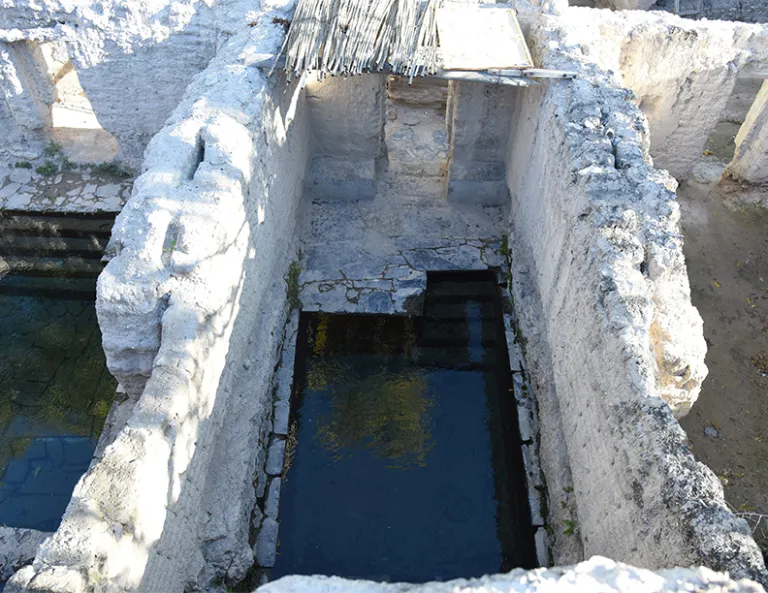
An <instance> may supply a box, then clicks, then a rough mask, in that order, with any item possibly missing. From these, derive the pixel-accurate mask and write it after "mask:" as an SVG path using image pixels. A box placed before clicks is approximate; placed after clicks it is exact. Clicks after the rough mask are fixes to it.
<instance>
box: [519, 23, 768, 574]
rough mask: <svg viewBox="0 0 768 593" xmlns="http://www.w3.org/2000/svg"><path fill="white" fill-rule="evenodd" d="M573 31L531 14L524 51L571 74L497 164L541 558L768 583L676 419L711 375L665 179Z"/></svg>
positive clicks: (522, 119)
mask: <svg viewBox="0 0 768 593" xmlns="http://www.w3.org/2000/svg"><path fill="white" fill-rule="evenodd" d="M570 25H571V21H570V20H567V19H566V20H563V21H559V22H558V21H557V20H556V19H553V18H551V17H549V18H546V17H545V18H543V19H542V22H541V23H540V24H539V25H538V26H537V27H536V28H535V29H534V30H533V31H532V35H531V38H532V40H533V41H532V45H533V50H534V52H535V57H536V58H537V60H538V63H540V64H542V65H543V66H545V67H550V68H560V69H579V70H581V71H582V72H583V77H582V78H581V79H577V80H575V81H573V82H568V83H562V82H558V83H555V82H552V83H549V84H545V85H543V86H542V87H539V88H538V89H537V90H536V91H534V92H533V93H528V94H526V95H524V99H523V100H522V101H520V102H519V104H518V109H519V114H518V115H517V116H516V118H515V121H516V122H517V126H516V127H515V128H514V129H513V130H512V131H511V134H512V135H511V138H510V152H509V157H508V161H507V176H508V177H507V178H508V184H509V190H510V194H511V196H512V205H511V214H510V222H511V234H510V251H511V253H512V254H513V257H512V275H513V283H512V291H513V295H514V300H515V307H516V310H517V311H518V315H519V317H520V322H521V326H522V327H521V329H522V332H523V335H524V336H525V338H526V339H527V342H526V348H525V351H526V357H527V360H528V363H529V365H530V367H531V372H532V382H533V384H534V386H535V389H536V393H537V397H538V405H539V418H540V424H541V438H540V444H541V449H540V450H541V456H542V460H541V461H542V468H543V470H544V473H545V476H546V479H547V487H548V492H549V497H550V500H549V509H550V513H551V516H550V521H551V524H553V525H554V536H555V538H554V539H555V541H554V549H553V552H554V561H555V563H557V564H559V563H562V562H566V561H573V560H578V559H579V554H582V553H583V555H584V556H586V557H588V556H590V555H592V554H609V555H610V556H611V557H612V558H614V559H617V560H620V561H625V562H632V563H634V564H637V565H640V566H647V567H669V566H674V565H683V566H684V565H691V564H704V565H705V566H709V567H712V568H716V569H721V570H729V571H730V573H731V574H732V575H735V576H747V577H751V578H755V579H758V580H761V581H762V582H768V579H767V578H766V573H765V567H764V564H763V559H762V555H761V554H760V551H759V550H758V548H757V546H756V545H755V543H754V541H752V539H751V536H750V531H749V529H748V527H747V525H746V524H745V523H744V522H743V521H742V520H738V519H736V518H735V517H734V516H733V515H732V514H731V513H730V512H729V510H728V509H727V507H726V505H725V501H724V499H723V493H722V487H721V485H720V482H719V480H718V479H717V478H716V477H715V476H714V474H713V473H712V472H711V471H710V470H709V469H708V468H706V467H705V466H703V465H702V464H699V463H697V462H696V461H695V460H694V458H693V456H692V455H691V453H690V450H689V449H688V446H687V442H686V437H685V434H684V433H683V431H682V429H681V428H680V426H679V425H678V423H677V422H676V421H675V419H674V414H678V415H681V414H685V413H686V412H687V410H688V409H690V406H691V405H692V403H693V402H694V401H695V399H696V397H697V395H698V391H699V387H700V384H701V381H702V380H703V379H704V377H705V375H706V368H705V367H704V364H703V360H704V353H705V344H704V340H703V336H702V322H701V318H700V317H699V315H698V313H697V312H696V310H695V309H694V308H693V307H692V306H691V305H690V289H689V285H688V279H687V274H686V270H685V264H684V260H683V255H682V251H681V235H680V229H679V210H678V206H677V203H676V201H675V198H674V194H673V191H672V189H674V187H675V182H674V180H672V179H671V178H669V177H668V176H667V175H666V174H664V173H663V172H661V171H657V170H654V169H652V168H651V167H649V165H648V160H649V159H648V155H647V152H646V150H645V146H646V144H645V140H644V137H645V136H646V135H647V129H646V123H645V119H644V118H643V116H642V114H641V112H640V111H639V110H638V109H637V108H636V106H635V105H634V104H633V96H632V93H631V92H629V91H626V90H624V89H621V88H618V87H617V86H616V85H615V84H614V83H613V82H612V80H611V77H610V75H609V74H608V73H605V72H602V71H601V70H600V69H599V68H597V67H596V65H595V64H594V63H593V62H592V60H591V59H590V58H589V57H587V56H585V55H584V52H583V51H582V47H581V46H580V45H579V44H571V43H569V40H570V37H569V31H570ZM565 27H568V30H566V29H565ZM560 44H562V45H560ZM558 45H559V47H558ZM575 345H578V346H577V347H575ZM569 480H570V482H569ZM571 491H572V496H569V497H568V500H567V504H565V505H561V499H562V498H563V492H571ZM558 507H559V508H558ZM566 520H568V521H572V522H573V523H572V525H576V526H578V528H577V530H578V533H577V534H575V535H576V537H573V536H569V535H567V534H564V533H563V532H564V531H565V527H566V526H567V525H568V524H567V523H565V521H566ZM558 522H561V523H560V525H558ZM574 540H577V542H574ZM580 547H581V550H580V549H579V548H580ZM582 550H583V552H582Z"/></svg>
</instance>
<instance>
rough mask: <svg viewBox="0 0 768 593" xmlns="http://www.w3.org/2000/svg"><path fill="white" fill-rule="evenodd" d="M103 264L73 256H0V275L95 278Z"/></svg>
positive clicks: (98, 261)
mask: <svg viewBox="0 0 768 593" xmlns="http://www.w3.org/2000/svg"><path fill="white" fill-rule="evenodd" d="M103 268H104V264H103V263H102V262H101V261H100V260H94V259H85V258H82V257H78V256H73V257H39V258H38V257H23V256H16V255H8V256H3V257H0V275H4V274H7V275H9V276H37V277H60V278H95V277H96V276H98V275H99V274H100V273H101V270H102V269H103Z"/></svg>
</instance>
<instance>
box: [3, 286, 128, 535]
mask: <svg viewBox="0 0 768 593" xmlns="http://www.w3.org/2000/svg"><path fill="white" fill-rule="evenodd" d="M115 387H116V383H115V381H114V379H113V378H112V376H111V375H110V374H109V373H108V371H107V368H106V363H105V359H104V353H103V350H102V348H101V334H100V332H99V327H98V323H97V320H96V310H95V307H94V303H93V302H91V301H81V300H57V299H48V298H40V297H30V296H6V295H0V524H3V525H8V526H10V527H30V528H34V529H39V530H42V531H52V530H54V529H56V527H58V525H59V522H60V520H61V516H62V514H63V512H64V509H65V508H66V505H67V503H68V502H69V499H70V497H71V495H72V489H73V488H74V486H75V484H76V483H77V480H78V479H79V478H80V476H81V475H82V474H83V472H85V470H86V469H87V468H88V465H89V464H90V461H91V457H92V455H93V451H94V448H95V446H96V441H97V440H98V437H99V434H100V433H101V428H102V426H103V424H104V419H105V417H106V415H107V412H108V411H109V407H110V405H111V403H112V400H113V398H114V393H115Z"/></svg>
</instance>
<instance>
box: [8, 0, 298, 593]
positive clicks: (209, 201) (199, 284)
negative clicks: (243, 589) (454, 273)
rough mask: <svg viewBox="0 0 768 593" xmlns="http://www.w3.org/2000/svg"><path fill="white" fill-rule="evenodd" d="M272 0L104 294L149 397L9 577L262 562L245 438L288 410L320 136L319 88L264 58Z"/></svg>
mask: <svg viewBox="0 0 768 593" xmlns="http://www.w3.org/2000/svg"><path fill="white" fill-rule="evenodd" d="M270 7H272V8H274V5H270V6H266V8H265V12H264V14H262V18H263V20H262V21H260V23H261V24H259V25H257V26H255V27H253V28H251V29H248V30H246V31H244V32H242V33H240V34H238V35H236V36H235V37H233V39H232V40H231V41H230V42H229V43H228V44H227V45H226V46H225V47H224V48H223V49H222V50H221V52H220V53H219V55H218V56H217V57H216V59H215V60H214V61H213V62H212V64H211V66H210V67H209V68H208V69H207V70H205V71H204V72H202V73H201V74H200V75H198V76H197V77H196V78H195V80H194V81H193V83H192V84H191V85H190V87H189V89H188V91H187V93H186V97H185V99H184V101H183V102H182V103H181V104H180V106H179V107H178V108H177V109H176V111H175V112H174V114H173V116H172V117H171V118H170V119H169V121H168V124H167V126H166V127H165V128H164V129H163V130H162V131H161V132H160V133H159V134H158V135H157V136H155V138H154V139H153V140H152V142H151V143H150V146H149V148H148V150H147V156H146V161H145V173H144V174H143V175H142V176H141V177H139V178H138V179H137V180H136V183H135V188H134V193H133V196H132V198H131V200H129V202H128V204H127V205H126V207H125V208H124V209H123V211H122V213H121V215H120V216H119V217H118V220H117V222H116V226H115V229H114V231H113V238H112V241H111V244H110V247H109V250H110V252H111V254H112V256H113V257H114V259H112V261H110V263H109V265H108V266H107V268H106V270H105V272H104V273H103V274H102V276H101V277H100V280H99V288H98V301H97V310H98V313H99V322H100V325H101V327H102V332H103V340H104V348H105V351H106V353H107V360H108V366H109V368H110V370H111V372H112V373H113V374H114V375H115V376H117V377H118V378H119V380H120V381H121V386H122V390H124V391H125V392H126V393H127V396H128V398H129V400H128V401H130V402H134V401H135V403H131V404H130V405H129V406H128V407H127V408H126V413H125V414H123V416H124V419H123V420H121V422H124V425H123V426H122V427H121V428H120V429H119V430H118V429H117V427H114V428H113V429H112V430H111V431H110V432H111V436H110V438H113V440H112V442H111V443H109V444H105V446H104V447H102V448H101V449H102V452H101V453H100V458H99V459H98V460H97V461H96V462H95V463H94V464H93V465H92V466H91V468H90V470H89V471H88V472H87V473H86V475H85V476H84V477H83V478H82V479H81V480H80V482H79V483H78V485H77V486H76V488H75V492H74V494H73V499H72V501H71V503H70V505H69V507H68V509H67V512H66V513H65V515H64V517H63V520H62V524H61V527H60V528H59V530H58V531H57V532H56V533H55V534H54V535H53V536H52V537H51V538H50V539H48V540H46V542H45V543H44V544H43V545H42V547H41V548H40V550H39V552H38V554H37V557H36V558H35V561H34V563H33V564H32V566H28V567H25V568H23V569H22V570H20V571H19V572H17V573H16V574H15V575H14V577H12V579H11V580H10V581H9V583H8V586H7V588H6V591H50V590H56V591H67V592H73V593H74V592H81V591H83V592H84V591H91V590H93V589H94V588H96V589H97V590H99V591H123V590H131V591H147V592H155V591H180V590H184V589H187V588H197V587H199V586H201V585H204V584H205V583H206V582H209V581H210V580H211V579H215V578H227V579H230V580H237V579H239V578H242V576H244V574H245V571H246V570H247V569H248V568H249V567H250V565H251V563H252V561H253V555H252V552H251V545H252V542H251V541H250V533H249V529H248V524H249V519H250V513H251V510H252V504H253V502H254V498H255V495H254V494H253V488H254V484H253V483H252V477H253V475H254V471H253V468H255V466H256V456H257V451H256V449H257V447H254V448H253V449H251V448H250V447H249V446H245V444H246V443H251V445H252V444H253V443H254V442H255V441H257V440H258V438H259V435H260V433H261V432H262V431H263V430H264V425H265V424H266V423H268V422H269V416H270V414H271V384H272V373H273V366H270V365H269V364H263V362H264V361H268V360H271V359H275V358H276V356H277V353H278V351H279V341H280V335H281V334H280V332H279V331H278V329H277V328H279V327H281V326H282V320H283V319H284V317H285V313H286V305H285V284H284V281H283V275H284V273H285V271H286V269H287V266H288V262H289V261H290V259H292V258H293V257H295V248H296V245H295V243H294V232H293V231H294V227H295V224H296V216H297V211H298V204H299V198H300V196H301V190H302V182H303V175H304V173H305V170H306V162H307V159H308V155H307V152H308V149H307V147H308V145H309V142H308V126H307V122H306V118H305V117H304V116H303V115H302V114H303V113H304V112H305V110H304V109H302V108H301V107H302V105H299V109H297V110H296V113H295V114H294V115H295V119H294V121H293V122H292V124H290V125H288V122H289V121H290V119H291V117H290V114H289V112H290V105H291V103H292V102H293V101H294V98H295V99H296V101H298V102H299V103H301V102H302V101H303V95H302V94H301V93H299V94H294V91H295V90H296V86H295V85H292V86H288V87H286V86H285V85H282V84H280V83H279V82H278V81H277V80H275V81H269V82H268V81H266V79H265V76H264V74H263V73H262V72H261V71H259V70H258V69H257V68H255V67H252V66H250V65H249V64H251V63H254V62H256V61H258V60H259V54H263V53H269V52H274V51H276V50H277V48H278V47H279V46H280V43H281V41H282V37H283V29H282V28H281V27H280V26H279V25H274V24H272V17H273V16H277V15H279V14H284V13H283V12H280V11H279V9H280V8H281V7H277V9H278V12H269V11H268V10H267V9H269V8H270ZM257 361H258V363H257ZM122 406H123V407H125V403H124V404H122ZM118 416H119V414H116V417H118ZM224 427H226V430H225V428H224ZM233 439H234V440H238V439H241V440H240V441H239V447H238V448H237V450H236V451H232V452H231V453H232V454H231V455H227V454H226V452H224V451H223V449H222V447H224V448H227V447H229V446H231V445H232V443H233Z"/></svg>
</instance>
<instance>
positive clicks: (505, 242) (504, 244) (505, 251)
mask: <svg viewBox="0 0 768 593" xmlns="http://www.w3.org/2000/svg"><path fill="white" fill-rule="evenodd" d="M499 254H500V255H503V256H504V257H509V238H507V236H506V235H504V236H502V237H501V247H499ZM507 263H509V262H507Z"/></svg>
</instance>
